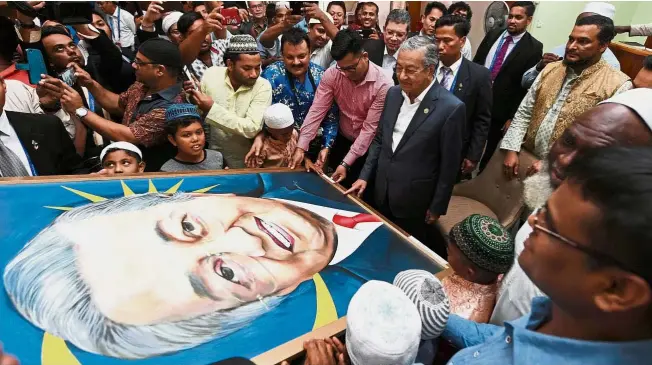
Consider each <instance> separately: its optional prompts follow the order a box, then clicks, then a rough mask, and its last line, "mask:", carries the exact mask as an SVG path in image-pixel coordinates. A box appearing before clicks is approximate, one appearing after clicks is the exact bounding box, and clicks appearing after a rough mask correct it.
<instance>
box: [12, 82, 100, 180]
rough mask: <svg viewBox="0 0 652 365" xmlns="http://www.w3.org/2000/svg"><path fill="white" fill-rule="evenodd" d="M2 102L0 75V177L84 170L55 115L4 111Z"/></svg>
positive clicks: (69, 172) (77, 172) (78, 172)
mask: <svg viewBox="0 0 652 365" xmlns="http://www.w3.org/2000/svg"><path fill="white" fill-rule="evenodd" d="M4 105H5V82H4V80H2V79H1V78H0V177H20V176H37V175H66V174H83V173H88V169H85V168H84V167H83V161H82V159H81V157H80V156H79V155H78V154H77V153H76V152H75V146H74V145H73V144H72V140H71V139H70V137H69V136H68V132H66V129H65V128H64V127H63V123H61V120H59V118H57V117H55V116H50V115H43V114H25V113H16V112H10V111H5V110H4Z"/></svg>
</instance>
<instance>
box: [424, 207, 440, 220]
mask: <svg viewBox="0 0 652 365" xmlns="http://www.w3.org/2000/svg"><path fill="white" fill-rule="evenodd" d="M438 219H439V215H438V214H434V213H432V212H431V211H430V209H428V210H426V224H435V222H437V220H438Z"/></svg>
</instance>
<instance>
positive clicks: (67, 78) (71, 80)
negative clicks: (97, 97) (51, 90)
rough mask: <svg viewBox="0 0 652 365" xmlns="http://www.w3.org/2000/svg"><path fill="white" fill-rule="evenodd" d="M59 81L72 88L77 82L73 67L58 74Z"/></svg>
mask: <svg viewBox="0 0 652 365" xmlns="http://www.w3.org/2000/svg"><path fill="white" fill-rule="evenodd" d="M59 79H61V81H63V82H65V83H66V84H67V85H68V86H70V87H72V86H73V85H74V84H75V83H76V82H77V76H75V69H74V67H68V68H67V69H66V70H65V71H63V72H62V73H61V74H59Z"/></svg>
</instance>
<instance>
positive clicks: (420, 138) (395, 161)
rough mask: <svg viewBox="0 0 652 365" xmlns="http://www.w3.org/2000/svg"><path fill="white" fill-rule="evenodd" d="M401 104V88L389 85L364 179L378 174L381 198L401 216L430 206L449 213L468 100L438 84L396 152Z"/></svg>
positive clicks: (421, 213) (378, 200)
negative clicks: (395, 141)
mask: <svg viewBox="0 0 652 365" xmlns="http://www.w3.org/2000/svg"><path fill="white" fill-rule="evenodd" d="M402 104H403V95H402V94H401V88H400V87H399V86H394V87H392V88H390V89H389V91H388V92H387V97H386V99H385V107H384V108H383V112H382V114H381V116H380V121H379V123H378V131H377V132H376V136H375V137H374V140H373V142H372V144H371V146H370V147H369V156H368V157H367V161H366V162H365V165H364V168H363V169H362V172H361V173H360V179H363V180H365V181H369V179H370V178H371V177H373V176H374V175H375V190H374V197H375V200H376V203H377V204H378V205H379V206H385V204H387V205H388V206H389V209H390V210H391V212H392V214H393V215H394V216H396V217H398V218H424V217H425V214H426V210H428V209H429V210H430V211H431V212H432V213H433V214H440V215H443V214H446V210H447V208H448V202H449V200H450V197H451V194H452V192H453V185H454V184H455V180H456V178H457V174H458V171H459V169H460V163H461V161H462V160H461V152H462V142H463V140H464V137H463V135H462V134H463V130H464V123H465V122H466V109H465V107H464V103H462V102H461V101H460V100H459V99H458V98H456V97H455V96H453V94H451V93H449V92H448V91H447V90H446V89H444V88H443V87H441V86H440V85H439V84H437V83H435V84H434V85H433V86H432V87H431V88H430V90H429V91H428V93H427V94H426V96H425V98H424V99H423V101H422V102H421V105H419V108H418V109H417V112H416V113H415V114H414V117H413V118H412V121H410V124H409V125H408V127H407V129H406V131H405V134H404V135H403V137H402V138H401V141H400V142H399V144H398V146H397V147H396V151H392V134H393V131H394V125H395V124H396V120H397V118H398V114H399V111H400V109H401V105H402ZM386 200H388V201H386Z"/></svg>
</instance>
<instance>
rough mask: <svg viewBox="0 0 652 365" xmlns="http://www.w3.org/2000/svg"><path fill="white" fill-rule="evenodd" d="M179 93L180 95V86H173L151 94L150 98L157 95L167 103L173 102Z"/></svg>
mask: <svg viewBox="0 0 652 365" xmlns="http://www.w3.org/2000/svg"><path fill="white" fill-rule="evenodd" d="M179 93H181V84H174V85H172V86H170V87H168V88H166V89H163V90H161V91H159V92H156V93H154V94H152V96H154V95H158V96H160V97H161V98H163V99H165V100H167V101H174V99H175V98H176V97H177V95H179Z"/></svg>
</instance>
